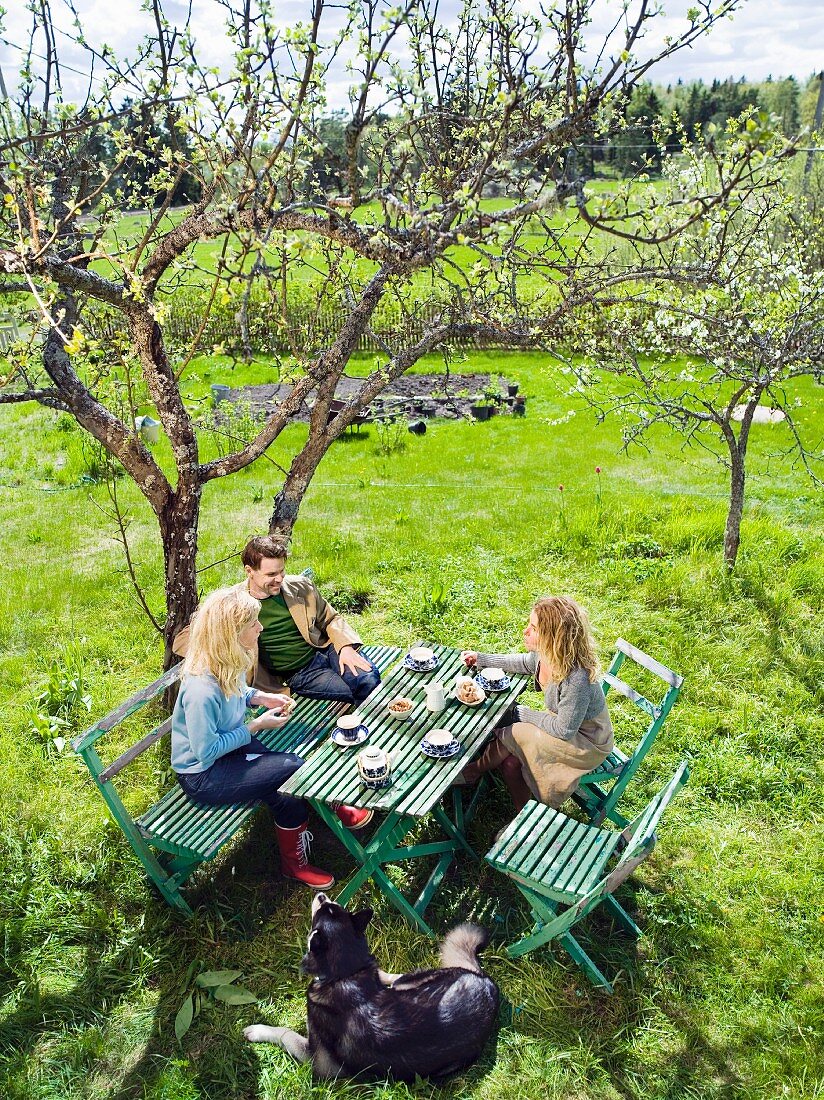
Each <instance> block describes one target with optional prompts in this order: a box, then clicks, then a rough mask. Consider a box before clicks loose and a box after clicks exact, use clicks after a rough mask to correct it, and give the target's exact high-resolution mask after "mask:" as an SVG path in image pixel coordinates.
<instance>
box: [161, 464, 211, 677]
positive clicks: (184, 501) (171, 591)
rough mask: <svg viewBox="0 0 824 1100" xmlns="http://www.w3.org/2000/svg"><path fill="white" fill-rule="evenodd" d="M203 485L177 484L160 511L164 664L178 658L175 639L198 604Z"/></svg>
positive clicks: (166, 666)
mask: <svg viewBox="0 0 824 1100" xmlns="http://www.w3.org/2000/svg"><path fill="white" fill-rule="evenodd" d="M200 494H201V485H200V484H199V483H197V484H195V485H194V486H191V487H187V486H180V485H179V486H178V489H177V491H176V492H174V493H172V494H171V496H170V498H169V502H168V505H167V506H166V507H165V508H164V509H163V511H162V512H161V513H160V514H159V515H158V522H159V523H160V534H161V537H162V539H163V557H164V566H165V578H166V623H165V626H164V628H163V640H164V651H163V668H164V669H167V668H171V666H172V665H173V664H174V663H175V661H177V659H178V658H177V657H176V656H175V654H174V653H173V652H172V642H173V641H174V639H175V637H176V636H177V635H178V634H179V633H180V631H181V630H182V629H183V627H184V626H186V625H187V624H188V622H189V619H190V618H191V617H192V614H193V613H194V610H195V608H196V607H197V602H198V598H197V574H196V572H195V565H196V562H197V527H198V520H199V518H200Z"/></svg>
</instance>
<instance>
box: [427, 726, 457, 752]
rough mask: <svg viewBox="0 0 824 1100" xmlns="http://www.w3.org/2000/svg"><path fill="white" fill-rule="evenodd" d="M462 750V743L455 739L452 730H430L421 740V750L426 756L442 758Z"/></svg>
mask: <svg viewBox="0 0 824 1100" xmlns="http://www.w3.org/2000/svg"><path fill="white" fill-rule="evenodd" d="M460 751H461V743H460V741H456V740H455V737H454V736H453V734H452V731H451V730H441V729H437V730H430V731H429V733H427V735H426V736H425V737H424V739H423V741H421V752H422V753H423V754H424V756H432V757H435V758H436V759H442V758H446V757H449V756H454V755H455V754H456V753H458V752H460Z"/></svg>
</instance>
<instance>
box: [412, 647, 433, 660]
mask: <svg viewBox="0 0 824 1100" xmlns="http://www.w3.org/2000/svg"><path fill="white" fill-rule="evenodd" d="M409 656H410V657H411V658H412V660H413V661H414V662H415V663H416V664H419V665H427V664H429V662H430V661H431V660H432V658H433V657H434V656H435V650H434V649H429V648H428V647H427V646H425V645H415V646H412V648H411V649H410V650H409Z"/></svg>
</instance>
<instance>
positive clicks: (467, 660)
mask: <svg viewBox="0 0 824 1100" xmlns="http://www.w3.org/2000/svg"><path fill="white" fill-rule="evenodd" d="M461 660H462V661H463V663H464V664H465V665H466V667H467V668H474V667H475V665H476V664H477V663H478V653H477V650H474V649H465V650H463V652H462V653H461Z"/></svg>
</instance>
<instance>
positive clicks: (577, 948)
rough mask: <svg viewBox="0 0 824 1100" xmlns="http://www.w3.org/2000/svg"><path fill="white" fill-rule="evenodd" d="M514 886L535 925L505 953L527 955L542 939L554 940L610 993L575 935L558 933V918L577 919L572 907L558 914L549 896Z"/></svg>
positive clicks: (607, 985) (592, 978) (603, 978)
mask: <svg viewBox="0 0 824 1100" xmlns="http://www.w3.org/2000/svg"><path fill="white" fill-rule="evenodd" d="M516 886H517V887H518V889H519V890H520V891H521V893H522V894H523V895H524V897H525V898H526V899H527V901H528V902H529V904H530V908H531V909H532V916H533V917H534V918H535V927H534V928H533V930H532V932H531V933H530V935H528V936H524V937H523V939H520V940H518V942H517V943H513V944H512V945H511V947H507V949H506V953H507V955H509V956H510V958H518V956H520V955H526V954H527V953H528V952H530V951H534V950H535V949H536V947H542V946H543V945H544V944H545V943H549V942H551V941H552V940H553V939H554V940H557V942H558V943H559V944H560V945H561V947H563V948H564V950H565V951H566V952H567V954H568V955H569V956H570V958H571V959H572V960H573V962H575V963H577V965H578V966H579V967H580V968H581V970H583V972H584V973H585V974H586V976H587V977H588V978H589V980H590V981H591V982H592V984H593V985H594V986H597V987H598V988H599V989H604V990H606V992H607V993H612V992H613V989H612V986H611V985H610V983H609V982H608V981H607V979H606V977H605V976H604V975H603V974H602V973H601V971H600V970H599V969H598V967H597V966H596V965H595V963H594V962H593V961H592V959H591V958H590V957H589V955H587V953H586V951H584V949H583V947H581V945H580V943H578V941H577V940H576V939H575V937H574V936H573V935H572V934H571V933H570V932H560V935H559V931H560V929H559V928H558V924H559V922H562V927H563V924H564V923H565V922H566V921H569V923H573V922H574V921H575V920H576V917H575V916H574V915H573V914H572V912H571V910H569V909H567V910H565V911H564V912H563V913H562V914H560V915H559V914H558V906H557V905H556V904H555V902H552V901H550V900H549V898H546V897H542V896H541V895H540V894H538V893H537V892H536V891H534V890H531V889H530V888H529V887H527V886H525V885H524V884H522V883H519V882H517V881H516ZM616 904H617V903H616ZM589 908H590V907H588V908H587V910H585V911H584V913H582V914H581V916H583V915H584V914H585V913H586V912H587V911H588V909H589ZM622 912H623V910H622ZM627 919H628V920H629V917H627ZM568 926H569V925H568V924H567V927H568Z"/></svg>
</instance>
